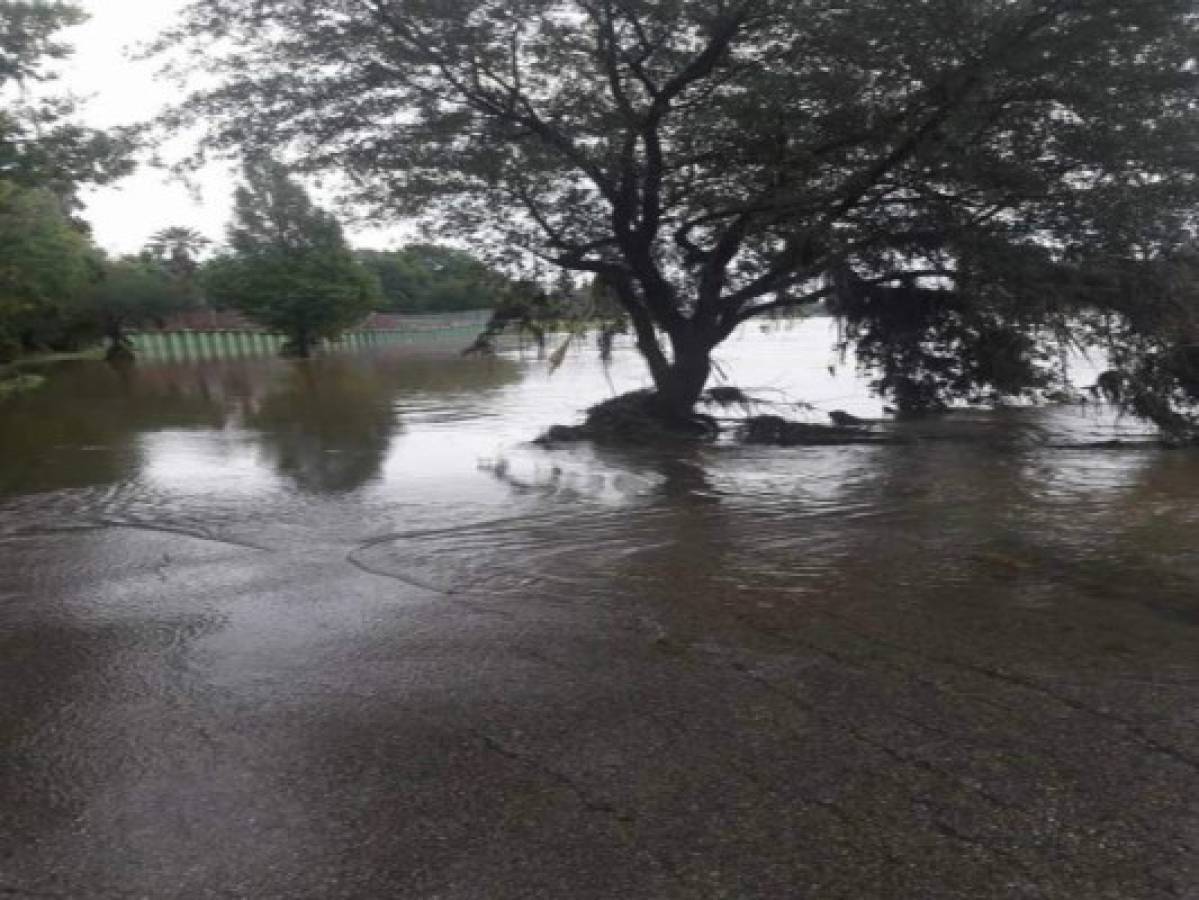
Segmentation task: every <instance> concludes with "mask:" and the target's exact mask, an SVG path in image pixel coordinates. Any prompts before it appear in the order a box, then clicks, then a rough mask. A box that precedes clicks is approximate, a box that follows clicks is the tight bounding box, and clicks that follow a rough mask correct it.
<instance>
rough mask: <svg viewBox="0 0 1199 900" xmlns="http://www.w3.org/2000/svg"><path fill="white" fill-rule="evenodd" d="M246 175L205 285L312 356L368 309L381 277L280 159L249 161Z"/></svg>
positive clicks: (297, 351)
mask: <svg viewBox="0 0 1199 900" xmlns="http://www.w3.org/2000/svg"><path fill="white" fill-rule="evenodd" d="M245 179H246V183H245V185H243V186H242V187H239V188H238V189H237V192H236V194H235V196H234V221H233V224H232V225H231V226H230V228H229V249H228V251H227V252H225V253H223V254H221V255H219V256H217V257H216V258H215V259H214V260H212V262H210V263H209V264H208V266H207V268H206V271H205V274H204V281H205V284H206V286H207V288H208V292H209V294H210V296H211V297H212V298H213V299H214V300H215V301H217V302H220V303H225V304H228V305H230V306H234V307H236V308H238V309H240V310H241V311H242V312H244V313H245V314H246V315H248V316H249V317H250V318H252V319H254V320H255V321H257V322H259V323H260V324H262V325H265V326H266V327H268V328H273V329H278V330H279V331H282V332H284V333H285V334H287V335H288V338H289V343H288V351H289V352H291V353H294V354H296V355H298V356H308V355H309V353H310V352H311V349H312V347H313V346H314V344H315V343H316V342H318V341H319V340H321V339H324V338H334V337H336V336H337V335H338V334H339V333H340V332H341V331H342V330H344V329H345V328H347V327H349V326H350V325H353V324H355V323H356V322H358V321H359V320H360V319H362V318H363V317H364V316H365V315H366V314H367V313H368V312H370V311H371V309H372V308H373V307H374V305H375V304H376V302H377V300H378V285H377V282H376V281H375V279H374V278H373V277H372V276H371V274H370V273H369V272H367V271H366V270H365V269H364V268H363V267H362V266H361V265H360V264H359V263H357V262H356V261H355V260H354V257H353V255H352V253H351V252H350V248H349V246H348V245H347V244H346V241H345V238H344V236H343V235H342V230H341V226H340V225H339V224H338V222H337V220H336V219H335V218H334V217H333V216H332V215H330V214H329V213H327V212H325V211H324V210H321V209H320V208H318V207H317V206H315V205H314V204H313V202H312V200H311V199H310V198H309V197H308V194H307V192H305V190H304V188H303V187H302V186H301V185H300V184H299V183H298V182H296V181H294V180H293V179H292V178H290V177H289V176H288V174H287V171H286V170H285V169H284V168H283V167H282V166H280V165H278V164H276V163H274V162H271V161H269V160H265V161H264V160H258V161H251V162H249V163H248V164H247V165H246V169H245Z"/></svg>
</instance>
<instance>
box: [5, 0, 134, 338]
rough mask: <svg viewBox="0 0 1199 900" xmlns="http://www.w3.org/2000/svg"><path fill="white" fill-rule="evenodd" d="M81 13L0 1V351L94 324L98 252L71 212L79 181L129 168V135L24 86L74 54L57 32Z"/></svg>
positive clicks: (37, 1)
mask: <svg viewBox="0 0 1199 900" xmlns="http://www.w3.org/2000/svg"><path fill="white" fill-rule="evenodd" d="M84 18H85V16H84V14H83V12H82V9H81V8H80V6H79V5H78V4H76V3H64V2H46V0H0V92H3V94H2V95H0V96H2V98H3V100H0V358H3V357H11V356H14V355H16V354H17V353H18V352H20V351H21V350H22V349H34V348H43V347H51V348H54V349H67V348H70V347H72V346H73V345H75V344H76V343H77V342H78V341H79V340H80V339H83V338H85V337H86V335H87V334H88V333H89V332H93V331H95V329H96V328H97V327H98V323H97V322H94V321H89V320H88V317H87V314H86V313H85V308H90V307H88V304H89V303H90V302H91V301H90V299H89V298H90V296H91V284H92V283H93V282H95V281H96V280H97V279H98V278H100V277H101V272H102V263H101V254H100V253H99V251H97V250H96V249H95V247H94V246H93V245H92V243H91V240H90V238H89V237H88V236H87V230H86V226H84V225H83V224H82V223H81V222H79V221H77V220H74V219H72V218H70V214H71V213H72V212H73V211H74V210H76V208H77V207H78V199H77V195H78V191H79V189H80V188H81V187H83V186H86V185H97V184H106V183H108V182H110V181H112V180H114V179H116V178H119V177H121V176H123V175H125V174H126V173H128V172H129V171H130V169H131V168H132V160H131V153H132V150H133V146H134V134H133V132H132V131H131V130H119V129H118V130H114V131H111V132H101V131H96V130H94V129H89V128H85V127H83V126H81V125H78V124H77V123H75V122H74V121H73V117H74V116H75V114H76V112H77V104H76V102H75V101H74V100H73V99H70V98H56V97H51V96H46V95H44V94H43V93H42V92H41V91H34V92H32V93H30V94H27V93H26V92H25V90H24V88H26V87H28V86H29V85H31V84H34V83H45V82H52V81H53V80H54V78H55V73H54V69H53V66H54V64H55V63H56V62H58V61H60V60H62V59H64V58H66V57H67V56H69V54H70V48H69V47H68V46H67V45H66V44H65V43H63V42H62V41H60V40H58V34H59V32H60V31H61V30H62V29H63V28H66V27H68V26H71V25H74V24H77V23H79V22H81V21H83V19H84Z"/></svg>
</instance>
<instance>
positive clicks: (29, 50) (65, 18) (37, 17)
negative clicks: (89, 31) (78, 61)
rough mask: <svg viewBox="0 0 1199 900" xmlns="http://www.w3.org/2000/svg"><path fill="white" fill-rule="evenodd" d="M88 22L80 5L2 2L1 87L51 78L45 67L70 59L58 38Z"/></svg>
mask: <svg viewBox="0 0 1199 900" xmlns="http://www.w3.org/2000/svg"><path fill="white" fill-rule="evenodd" d="M86 18H87V16H86V15H85V14H84V12H83V9H82V8H81V7H80V6H79V4H78V3H64V2H46V0H0V87H4V86H5V84H7V83H8V82H9V81H17V82H24V81H38V80H43V79H45V78H46V77H48V76H47V74H46V70H45V67H46V64H47V63H49V62H53V61H55V60H61V59H64V58H65V57H67V56H68V55H70V49H69V48H68V47H67V46H66V45H65V44H63V43H61V42H59V41H56V40H55V39H54V37H55V35H56V34H57V33H58V32H59V31H61V30H62V29H64V28H67V27H69V26H71V25H78V24H79V23H80V22H82V21H84V19H86Z"/></svg>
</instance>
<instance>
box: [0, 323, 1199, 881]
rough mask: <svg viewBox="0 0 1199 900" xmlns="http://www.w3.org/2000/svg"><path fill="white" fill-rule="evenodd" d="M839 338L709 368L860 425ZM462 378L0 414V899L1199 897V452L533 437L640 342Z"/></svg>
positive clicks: (118, 385) (378, 361) (522, 356)
mask: <svg viewBox="0 0 1199 900" xmlns="http://www.w3.org/2000/svg"><path fill="white" fill-rule="evenodd" d="M831 338H832V333H831V327H830V326H829V325H828V323H826V322H824V321H822V320H810V321H807V322H804V323H802V324H799V325H796V326H791V327H773V326H772V327H771V328H770V329H768V330H766V331H762V330H759V329H757V328H754V329H748V330H746V331H745V332H743V333H741V334H739V335H737V336H736V338H735V339H734V340H732V341H731V342H730V343H729V344H728V345H727V346H726V347H725V348H724V349H723V352H722V355H721V357H720V371H721V373H722V376H723V378H724V379H726V380H727V381H728V383H731V384H736V385H739V386H741V387H742V388H744V389H745V390H746V391H747V392H749V393H750V394H752V395H754V396H755V397H757V398H760V399H761V400H762V401H763V403H762V405H760V406H759V407H758V408H757V409H756V411H760V412H774V413H782V414H785V415H788V416H793V417H794V416H799V417H803V416H807V417H809V418H812V419H813V420H814V421H819V420H822V419H823V418H824V417H825V416H826V414H827V412H829V411H831V410H834V409H844V410H847V411H849V412H851V413H854V414H857V415H860V416H866V417H874V416H878V415H880V411H881V403H880V402H879V401H878V400H876V399H873V398H871V397H870V396H869V394H868V393H867V392H866V390H865V388H864V385H863V383H862V381H861V380H860V379H859V378H857V377H856V376H855V374H854V372H853V371H852V365H851V364H848V365H847V364H845V363H843V362H841V361H839V360H837V359H836V358H835V356H834V355H833V354H832V352H831V350H830V349H829V348H830V345H831ZM455 351H456V348H454V347H441V348H434V347H429V348H423V349H422V348H417V347H403V348H390V349H382V350H379V351H377V352H363V353H358V354H353V355H333V356H329V357H326V358H322V359H317V360H313V361H308V362H288V361H282V360H237V361H222V362H212V363H190V364H175V365H143V366H140V367H135V368H133V369H130V370H124V371H121V370H115V369H112V368H110V367H108V366H106V365H105V364H103V363H99V362H72V363H64V364H57V365H55V366H54V367H53V368H52V369H50V370H48V371H47V374H49V375H50V379H49V381H48V383H47V384H46V385H45V386H44V387H43V388H42V389H40V390H38V391H34V392H31V393H28V394H25V395H21V396H19V397H16V398H12V399H10V400H7V401H4V402H2V403H0V893H12V894H14V895H17V896H24V895H28V896H45V895H53V896H72V897H75V896H79V897H108V896H112V897H125V896H150V897H176V896H178V897H207V896H213V897H256V898H257V897H392V896H394V897H454V898H457V897H463V898H465V897H488V898H490V897H676V896H677V897H809V896H810V897H1055V898H1056V897H1086V898H1101V897H1111V898H1116V897H1121V898H1125V897H1127V898H1148V897H1191V896H1195V895H1196V892H1197V891H1199V534H1197V529H1196V526H1197V525H1199V453H1196V452H1192V451H1187V450H1169V449H1165V448H1163V447H1161V446H1159V445H1158V444H1157V443H1156V442H1155V441H1154V440H1153V439H1152V436H1151V435H1150V434H1149V433H1148V432H1146V431H1145V430H1144V429H1143V428H1141V427H1139V426H1138V425H1137V424H1136V423H1134V422H1129V421H1124V420H1120V419H1119V418H1118V417H1115V416H1114V415H1113V414H1112V413H1111V412H1110V411H1107V410H1102V409H1097V408H1094V407H1055V408H1050V409H1040V410H1034V409H1006V410H1000V411H995V412H989V413H984V412H969V413H965V412H964V413H960V414H956V415H953V416H950V417H947V418H945V419H944V420H941V421H938V422H936V423H925V424H920V425H903V426H897V425H889V426H886V427H887V428H888V430H889V432H891V433H895V434H897V435H899V436H901V437H903V438H905V440H904V442H903V443H899V444H893V445H878V446H852V447H822V448H772V447H747V446H740V445H738V444H736V443H735V442H731V441H726V442H719V443H717V444H713V445H705V446H689V447H674V448H655V449H636V450H632V449H612V448H597V447H592V446H590V445H576V446H556V447H552V448H546V447H541V446H537V445H533V444H531V443H529V441H530V439H531V438H533V437H535V436H537V435H538V434H539V433H541V432H542V431H544V430H545V428H547V427H548V426H549V425H551V424H555V423H562V422H572V421H575V420H577V418H578V417H579V414H580V411H581V410H582V409H583V408H584V407H586V406H587V405H589V404H590V403H593V402H595V401H597V400H600V399H603V398H604V397H607V396H610V395H611V394H612V393H614V392H620V391H624V390H629V389H632V388H635V387H638V386H642V385H644V384H645V380H646V379H645V375H644V370H643V367H642V365H641V363H640V362H639V360H638V359H637V357H636V355H635V353H634V351H633V350H632V349H631V348H629V347H627V346H623V347H620V348H618V350H617V352H616V354H615V357H614V359H613V360H612V362H611V364H610V365H608V366H605V365H603V364H602V363H601V362H600V360H599V359H598V357H597V356H596V354H595V353H594V352H593V350H592V349H591V348H590V346H586V347H580V348H579V349H578V350H576V351H575V352H573V353H572V354H571V355H570V356H569V357H568V359H567V361H566V363H565V364H564V365H563V366H562V368H560V369H559V370H558V371H557V372H555V373H552V374H551V373H550V372H549V371H548V367H547V365H546V362H545V361H544V360H539V359H538V358H537V356H536V354H535V353H532V352H531V351H530V352H518V351H516V350H512V351H509V352H505V353H504V354H502V355H501V356H500V357H499V358H495V359H464V358H462V357H461V356H460V355H458V354H457V353H456V352H455ZM830 366H831V367H832V368H831V369H830ZM1084 380H1085V379H1084ZM718 412H719V414H720V415H728V416H732V415H736V414H737V412H738V411H737V410H725V411H718Z"/></svg>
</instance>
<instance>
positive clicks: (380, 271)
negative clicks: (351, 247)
mask: <svg viewBox="0 0 1199 900" xmlns="http://www.w3.org/2000/svg"><path fill="white" fill-rule="evenodd" d="M354 255H355V256H356V257H357V258H358V261H359V262H360V263H362V265H363V266H365V267H366V268H367V269H368V270H369V271H370V272H372V273H374V275H375V277H376V278H377V279H378V281H379V289H380V293H381V295H382V299H381V300H380V302H379V311H380V312H392V313H433V312H459V311H461V310H467V309H490V308H492V307H494V306H495V304H496V299H497V296H498V294H499V292H500V290H501V289H502V287H503V285H504V284H505V283H506V279H505V278H504V276H502V275H501V274H499V273H498V272H496V271H494V270H493V269H491V268H489V267H488V266H487V265H485V264H484V263H482V262H480V261H479V260H477V259H475V258H474V257H473V256H471V255H470V254H469V253H467V252H466V251H464V250H456V249H454V248H451V247H440V246H437V245H435V244H410V245H409V246H407V247H401V248H399V249H397V250H359V251H356V252H355V254H354Z"/></svg>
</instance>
